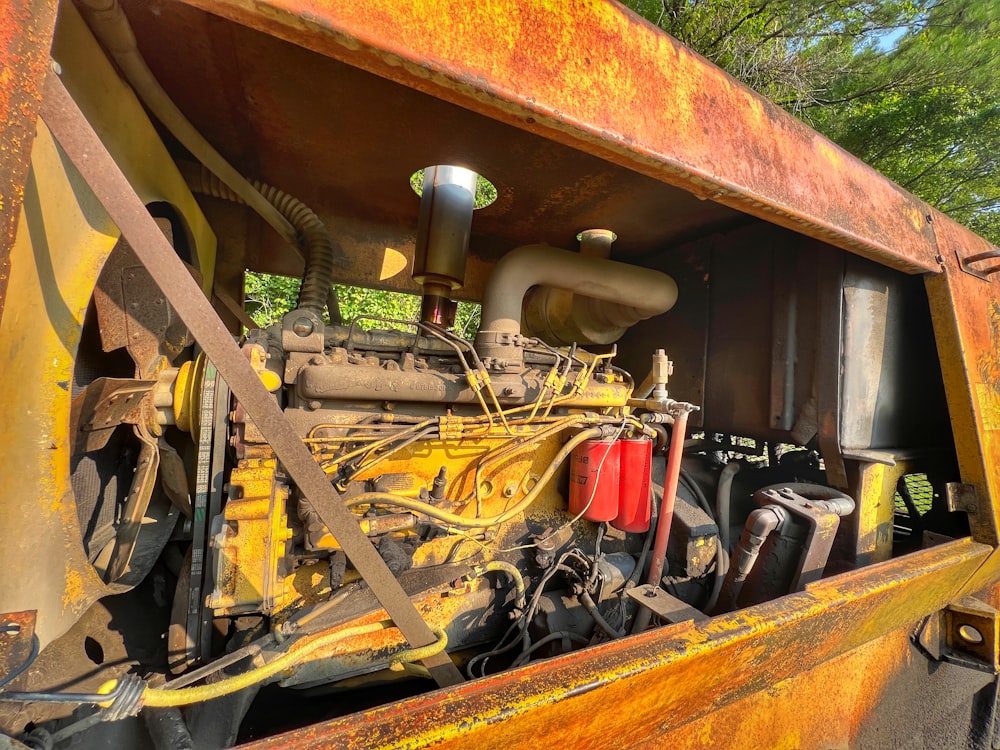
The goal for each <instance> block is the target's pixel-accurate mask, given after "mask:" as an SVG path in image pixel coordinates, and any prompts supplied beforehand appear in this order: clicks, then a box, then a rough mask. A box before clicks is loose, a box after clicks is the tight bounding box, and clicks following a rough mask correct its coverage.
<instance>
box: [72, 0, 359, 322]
mask: <svg viewBox="0 0 1000 750" xmlns="http://www.w3.org/2000/svg"><path fill="white" fill-rule="evenodd" d="M76 4H77V6H78V7H79V8H80V10H81V12H82V14H83V16H84V18H85V19H86V21H87V25H88V26H90V29H91V31H93V32H94V35H95V36H96V37H97V38H98V40H100V42H101V45H102V46H103V47H104V48H105V49H106V50H107V51H108V53H109V54H110V55H111V56H112V57H113V58H114V61H115V63H116V64H117V65H118V68H119V69H120V70H121V71H122V73H123V74H124V75H125V78H126V80H128V82H129V84H131V86H132V88H133V90H134V91H135V93H136V94H137V95H138V96H139V99H141V100H142V102H143V104H145V105H146V106H147V107H148V108H149V110H150V111H151V112H152V113H153V114H154V115H155V116H156V119H158V120H159V121H160V122H161V123H163V125H164V126H165V127H166V128H167V130H169V131H170V132H171V133H172V134H173V135H174V137H175V138H177V140H178V141H180V142H181V144H183V146H184V147H185V148H186V149H187V150H188V151H190V152H191V154H192V155H193V156H194V157H195V158H196V159H197V160H198V161H199V162H201V164H203V165H204V166H205V168H206V169H207V170H209V171H210V172H211V173H212V175H213V178H216V179H218V180H219V183H220V185H223V186H225V187H226V188H227V189H228V191H231V192H229V194H228V195H226V196H222V197H227V198H229V197H230V196H235V197H236V199H237V200H239V201H240V202H242V203H244V204H246V205H247V206H249V207H250V208H251V209H253V210H254V211H255V212H256V213H257V214H258V215H260V217H261V218H263V219H264V221H266V222H267V223H268V224H270V225H271V226H272V227H273V228H274V229H275V231H276V232H277V233H278V234H280V235H281V236H282V237H283V238H284V239H285V241H286V242H288V243H289V244H291V245H293V246H295V247H298V245H299V242H300V237H301V239H302V241H303V242H304V243H305V244H306V245H307V248H308V249H307V252H306V253H305V256H306V270H305V274H304V275H303V279H302V290H301V291H300V292H299V302H298V305H299V307H302V308H306V309H309V310H312V311H314V312H316V313H317V314H321V313H322V311H323V307H324V306H327V307H329V310H330V321H331V322H333V323H339V322H341V319H340V311H339V309H338V305H337V298H336V292H335V291H334V290H333V287H332V282H333V260H334V259H333V245H332V244H331V242H330V239H329V236H328V235H327V234H326V229H325V228H324V227H323V224H322V222H320V221H319V219H318V218H317V217H316V215H315V214H314V213H313V212H312V211H310V210H309V209H308V208H307V207H306V206H304V205H303V204H302V203H300V202H299V201H296V200H295V199H294V198H291V197H290V196H287V195H285V194H284V193H282V192H281V191H275V190H274V189H273V188H269V190H271V191H273V193H274V194H272V195H263V194H262V191H261V190H260V189H259V188H257V187H255V186H254V185H253V184H251V183H250V182H249V181H248V180H247V179H246V178H245V177H243V175H241V174H240V173H239V172H237V171H236V169H235V168H234V167H233V166H232V165H231V164H230V163H229V162H228V161H226V159H225V157H223V156H222V154H220V153H219V152H218V151H216V149H215V147H214V146H212V144H211V143H209V142H208V141H207V140H205V138H204V137H203V136H202V135H201V133H199V132H198V130H197V129H196V128H195V127H194V125H192V124H191V122H190V121H189V120H188V119H187V117H185V116H184V113H183V112H181V111H180V109H178V108H177V105H176V104H174V102H173V100H171V98H170V97H169V96H168V95H167V92H166V91H164V90H163V87H162V86H160V83H159V81H157V80H156V77H155V76H154V75H153V73H152V71H151V70H150V69H149V66H148V65H146V61H145V60H144V59H143V57H142V55H141V54H140V53H139V48H138V45H137V44H136V40H135V33H134V32H133V31H132V27H131V25H130V24H129V22H128V18H126V16H125V13H124V12H123V11H122V8H121V6H120V5H119V4H118V0H77V2H76ZM258 184H259V183H258ZM263 187H266V186H263ZM293 217H294V218H293ZM296 219H297V220H298V221H301V222H303V223H302V224H297V223H296ZM320 234H322V235H324V237H325V239H323V240H320V239H319V235H320Z"/></svg>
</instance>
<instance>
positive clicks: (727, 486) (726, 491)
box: [715, 461, 743, 552]
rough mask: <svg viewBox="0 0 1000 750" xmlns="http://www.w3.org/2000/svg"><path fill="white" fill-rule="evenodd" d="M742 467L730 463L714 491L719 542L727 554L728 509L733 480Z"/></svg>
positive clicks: (721, 474)
mask: <svg viewBox="0 0 1000 750" xmlns="http://www.w3.org/2000/svg"><path fill="white" fill-rule="evenodd" d="M742 468H743V467H742V466H741V465H740V464H739V463H738V462H737V461H730V462H729V463H728V464H726V466H725V468H723V469H722V472H721V473H720V474H719V485H718V487H717V488H716V491H715V507H716V512H717V513H718V517H717V518H716V522H717V523H718V525H719V540H720V541H721V542H722V548H723V549H724V550H725V551H726V552H729V550H730V549H731V547H730V544H729V509H730V504H731V501H732V494H733V479H734V478H735V477H736V475H737V474H739V473H740V469H742Z"/></svg>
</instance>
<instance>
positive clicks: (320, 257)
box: [181, 164, 342, 324]
mask: <svg viewBox="0 0 1000 750" xmlns="http://www.w3.org/2000/svg"><path fill="white" fill-rule="evenodd" d="M181 173H182V174H183V176H184V179H185V180H186V181H187V183H188V187H190V188H191V190H192V191H193V192H195V193H201V194H202V195H210V196H212V197H213V198H222V199H223V200H227V201H231V202H233V203H241V204H243V205H246V204H247V201H246V200H245V199H244V197H243V196H242V195H240V193H238V192H237V191H236V190H234V189H233V188H231V187H230V186H229V185H227V184H226V183H225V182H224V181H223V180H221V179H220V178H219V177H218V176H217V175H215V174H213V173H212V172H211V171H210V170H209V168H208V167H207V166H205V165H204V164H202V165H201V169H199V170H193V169H187V168H184V167H183V165H182V169H181ZM248 184H250V185H251V186H252V187H253V189H254V190H256V191H257V192H258V193H259V194H260V195H262V196H263V197H264V199H265V200H266V201H267V202H268V203H269V204H270V205H272V206H274V207H275V208H276V209H277V210H278V212H279V213H280V214H281V215H282V216H283V217H284V218H285V219H287V220H288V223H289V224H291V225H292V226H293V227H294V228H295V242H293V244H294V245H295V246H296V247H301V248H302V251H303V255H304V256H305V270H304V271H303V273H302V285H301V286H300V287H299V296H298V301H297V302H296V307H297V308H301V309H305V310H312V311H313V312H315V313H316V314H317V315H321V314H322V313H323V308H324V307H326V306H327V302H328V300H330V298H331V297H332V301H331V306H330V322H331V323H334V324H339V323H340V322H341V321H342V319H341V316H340V306H339V304H338V303H337V293H336V290H335V288H334V286H333V276H334V273H333V271H334V265H335V264H336V260H337V259H336V255H337V253H336V250H334V247H333V240H331V239H330V233H329V232H328V231H327V229H326V225H325V224H323V222H322V221H321V220H320V218H319V217H318V216H317V215H316V213H315V212H314V211H313V210H312V209H311V208H309V206H307V205H306V204H305V203H303V202H302V201H300V200H299V199H298V198H294V197H292V196H291V195H289V194H288V193H286V192H284V191H283V190H279V189H278V188H276V187H272V186H271V185H268V184H267V183H264V182H261V181H260V180H253V181H252V182H250V181H248ZM331 292H332V294H331Z"/></svg>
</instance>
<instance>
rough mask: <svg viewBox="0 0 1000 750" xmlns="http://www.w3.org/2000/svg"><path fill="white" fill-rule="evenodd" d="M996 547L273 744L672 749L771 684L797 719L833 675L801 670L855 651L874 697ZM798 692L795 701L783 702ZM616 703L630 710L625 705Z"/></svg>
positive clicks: (964, 547) (872, 574)
mask: <svg viewBox="0 0 1000 750" xmlns="http://www.w3.org/2000/svg"><path fill="white" fill-rule="evenodd" d="M989 551H990V549H989V547H987V546H985V545H981V544H976V543H975V542H972V541H971V540H969V539H963V540H957V541H954V542H949V543H947V544H943V545H940V546H937V547H933V548H930V549H926V550H921V551H920V552H917V553H914V554H912V555H908V556H906V557H903V558H899V559H895V560H891V561H888V562H886V563H883V564H881V565H877V566H870V567H867V568H863V569H861V570H858V571H854V572H852V573H846V574H843V575H841V576H838V577H836V578H832V579H826V580H823V581H819V582H817V583H816V584H814V585H812V586H810V587H808V589H807V590H806V591H805V592H802V593H798V594H793V595H790V596H786V597H783V598H781V599H777V600H774V601H771V602H766V603H764V604H762V605H758V606H756V607H753V608H752V609H749V610H742V611H738V612H733V613H730V614H726V615H721V616H719V617H716V618H714V619H712V620H710V621H707V622H704V623H698V624H695V623H690V622H689V623H679V624H677V625H671V626H667V627H664V628H661V629H658V630H653V631H649V632H646V633H644V634H642V635H640V636H636V637H633V638H628V639H624V640H620V641H613V642H611V643H606V644H603V645H601V646H597V647H594V648H591V649H588V650H585V651H581V652H574V653H572V654H568V655H565V656H561V657H556V658H553V659H550V660H548V661H545V662H541V663H538V664H531V665H528V666H527V667H524V668H521V669H518V670H515V671H513V672H510V673H506V674H499V675H496V676H494V677H490V678H487V679H485V680H478V681H476V682H473V683H468V684H465V685H462V686H459V687H457V688H453V689H451V690H449V691H448V692H447V693H431V694H428V695H426V696H420V697H417V698H413V699H410V700H407V701H404V702H401V703H397V704H393V705H391V706H384V707H381V708H376V709H372V710H369V711H365V712H362V713H360V714H355V715H352V716H351V717H349V718H344V719H337V720H333V721H330V722H327V723H324V724H318V725H316V726H313V727H309V728H307V729H304V730H300V731H298V732H293V733H290V734H288V735H285V736H283V737H278V738H272V739H269V740H268V741H267V743H268V744H267V746H268V747H270V748H283V747H297V748H313V747H315V748H319V747H329V746H337V747H346V748H353V747H397V748H417V747H426V746H430V745H433V746H435V747H444V748H475V747H487V746H488V747H517V746H521V745H523V743H525V742H528V741H529V740H530V741H531V742H532V743H533V744H536V745H539V746H547V745H549V744H555V743H559V744H562V743H564V742H567V741H569V740H570V738H571V739H572V740H573V741H574V742H576V743H578V744H579V745H580V746H588V747H589V746H596V745H599V744H601V743H602V742H605V741H606V740H607V737H608V736H609V735H608V733H609V731H613V735H614V737H615V743H616V745H617V746H620V747H631V746H643V745H646V746H649V745H651V744H654V743H655V746H666V745H663V744H658V743H659V741H660V738H665V737H672V738H682V739H683V742H682V743H681V746H695V747H696V746H698V745H696V744H694V743H693V742H691V736H692V735H691V734H690V732H691V731H692V730H691V729H690V722H701V721H704V722H705V723H706V724H712V725H713V727H712V728H710V729H708V730H706V729H705V728H704V727H705V724H702V725H701V731H698V732H695V733H694V735H693V736H695V737H697V736H702V732H705V733H706V734H707V736H709V737H712V736H713V735H712V732H713V730H714V729H715V724H714V722H715V721H716V719H715V717H716V716H719V717H721V718H720V719H719V720H718V721H719V724H718V725H717V726H718V730H719V731H721V730H723V729H724V728H725V727H726V726H727V725H728V726H731V725H732V722H733V715H732V714H731V713H729V714H720V713H719V711H720V709H723V708H725V707H726V706H730V705H733V704H736V703H737V702H738V701H742V700H745V699H747V698H749V697H751V696H759V697H757V698H755V699H754V701H755V702H756V704H757V705H761V703H762V702H764V701H766V697H767V692H768V691H775V694H772V697H777V699H778V700H779V701H781V703H780V705H781V710H782V711H784V712H785V715H788V716H791V715H792V714H791V713H790V712H792V711H794V710H795V707H796V706H798V710H799V711H801V710H802V703H801V702H793V698H796V697H797V698H799V700H800V701H801V698H802V697H803V696H804V695H807V694H809V693H804V692H801V690H799V688H798V687H797V686H798V685H799V684H802V689H803V690H808V689H810V687H811V688H812V689H815V688H816V686H817V685H818V684H820V683H818V682H815V681H813V682H809V681H808V679H807V681H806V682H805V683H799V682H798V676H801V675H802V674H803V673H808V672H809V671H810V670H813V669H816V668H818V667H822V670H825V671H821V672H820V674H821V675H822V674H825V675H830V674H833V672H831V671H829V669H830V667H828V666H825V665H830V664H831V663H832V664H833V665H834V666H836V664H837V662H836V661H835V660H836V659H838V658H839V657H842V656H845V655H847V658H849V659H853V661H851V662H850V663H851V665H852V673H854V674H858V675H859V676H861V679H862V680H863V681H864V684H865V690H866V695H867V697H868V699H869V701H870V702H871V703H874V702H876V701H877V700H878V695H879V691H880V690H882V689H883V688H884V687H885V686H886V685H887V684H888V682H889V680H890V679H891V676H892V674H893V672H894V670H895V669H896V666H898V665H899V663H900V661H901V660H902V659H904V658H905V652H904V651H903V650H902V649H901V648H900V646H901V645H902V644H905V642H906V637H907V629H908V628H910V627H911V626H912V625H913V623H915V622H917V621H918V620H919V619H920V618H921V617H923V616H924V615H927V614H930V613H932V612H935V611H937V610H939V609H941V608H942V607H943V606H944V605H945V604H946V603H948V602H949V601H951V600H952V599H953V597H954V596H955V593H956V591H957V590H958V589H959V588H960V587H961V586H962V584H963V583H964V581H966V580H967V579H968V576H969V575H970V574H971V573H972V571H974V570H975V569H976V568H977V567H978V566H979V565H981V564H982V562H983V560H984V559H985V558H986V556H987V555H988V554H989ZM879 639H883V640H882V641H880V640H879ZM854 649H862V653H861V657H862V658H854V657H852V656H851V652H852V651H853V650H854ZM865 657H867V658H869V659H871V661H867V662H866V661H865ZM831 660H834V661H831ZM841 664H842V663H841ZM866 664H867V665H869V666H872V667H875V666H876V665H879V666H881V665H884V666H885V667H886V672H885V674H884V676H883V677H878V676H877V675H876V679H871V678H870V677H868V676H867V671H866V666H865V665H866ZM793 678H794V679H793ZM837 682H838V684H840V685H841V686H842V687H841V688H838V689H842V690H845V691H846V693H845V699H846V698H847V697H849V696H851V695H856V693H855V692H854V691H853V688H852V687H851V685H852V683H851V682H850V681H846V680H843V679H840V680H837ZM829 689H832V686H831V687H830V688H828V689H824V695H825V694H826V692H828V690H829ZM762 691H764V695H763V696H761V695H760V694H761V692H762ZM867 691H870V692H867ZM784 695H787V696H789V697H788V698H787V699H782V696H784ZM833 702H834V704H835V705H836V704H837V702H836V701H833ZM766 703H767V704H768V705H771V704H772V702H771V701H766ZM840 705H843V704H840ZM609 707H627V708H625V710H624V712H619V711H615V710H609ZM865 713H867V711H866V710H862V712H861V715H859V716H857V717H852V718H851V719H850V720H849V721H848V722H846V723H845V722H844V721H843V717H842V718H841V720H840V721H838V722H836V723H834V724H833V725H832V727H833V730H831V731H836V732H841V733H842V737H843V738H844V739H845V740H846V739H849V738H850V736H851V733H852V731H853V730H854V729H856V727H857V726H858V724H859V723H860V721H861V720H862V719H863V718H864V716H863V715H864V714H865ZM826 715H828V716H829V715H831V714H826ZM794 726H795V728H796V729H792V728H789V729H787V730H782V729H781V728H780V727H777V728H772V729H771V730H769V731H768V730H762V731H763V736H765V737H767V738H768V739H769V740H770V741H773V742H779V743H780V742H790V741H792V740H794V737H795V735H794V731H797V730H798V729H803V730H805V731H808V732H809V736H816V733H817V732H819V731H820V730H821V729H822V727H819V726H816V725H810V724H809V723H803V722H799V721H795V722H794ZM755 737H756V735H753V734H751V735H750V736H748V737H746V738H745V739H744V738H742V737H732V736H730V737H728V738H727V741H726V742H724V743H723V744H725V745H726V746H731V747H747V748H751V747H760V746H761V745H759V744H757V742H755ZM805 738H806V735H803V739H805ZM764 746H770V745H769V744H765V745H764Z"/></svg>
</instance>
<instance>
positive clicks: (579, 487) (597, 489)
mask: <svg viewBox="0 0 1000 750" xmlns="http://www.w3.org/2000/svg"><path fill="white" fill-rule="evenodd" d="M619 442H620V441H617V440H585V441H584V442H582V443H580V444H579V445H578V446H576V448H574V449H573V453H572V454H571V455H570V463H569V512H570V513H571V514H573V515H574V516H577V515H579V514H581V513H582V514H583V516H582V517H583V518H586V519H587V520H588V521H595V522H600V521H610V520H611V519H612V518H614V517H615V516H617V515H618V494H619V492H618V462H619V458H618V454H619V450H620V448H619Z"/></svg>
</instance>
